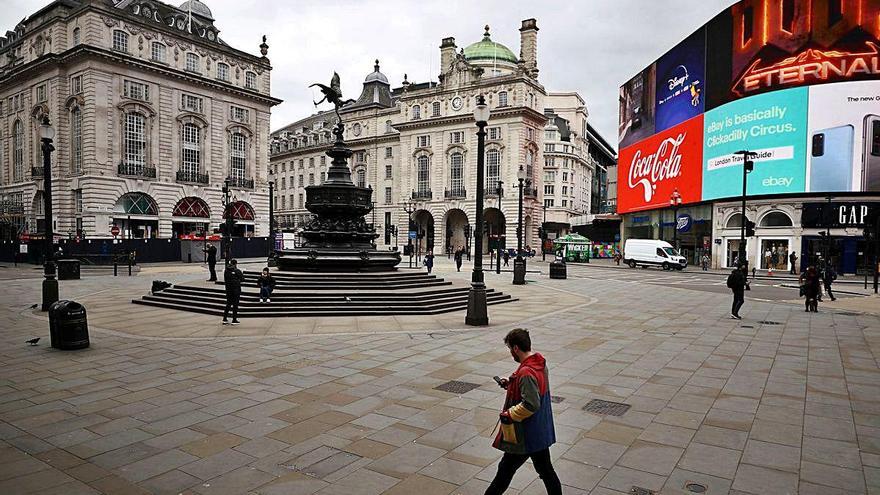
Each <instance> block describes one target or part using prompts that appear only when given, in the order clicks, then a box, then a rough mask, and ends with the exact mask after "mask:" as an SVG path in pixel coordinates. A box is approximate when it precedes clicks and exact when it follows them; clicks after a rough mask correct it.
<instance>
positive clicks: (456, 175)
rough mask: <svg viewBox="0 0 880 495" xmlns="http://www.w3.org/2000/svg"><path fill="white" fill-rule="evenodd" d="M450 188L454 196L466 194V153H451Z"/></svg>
mask: <svg viewBox="0 0 880 495" xmlns="http://www.w3.org/2000/svg"><path fill="white" fill-rule="evenodd" d="M449 189H450V190H451V191H452V194H453V196H463V195H464V155H462V154H461V153H458V152H456V153H453V154H451V155H449Z"/></svg>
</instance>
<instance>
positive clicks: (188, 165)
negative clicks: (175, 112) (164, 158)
mask: <svg viewBox="0 0 880 495" xmlns="http://www.w3.org/2000/svg"><path fill="white" fill-rule="evenodd" d="M201 141H202V136H201V129H199V126H197V125H195V124H192V123H187V124H183V127H182V128H181V147H180V170H181V171H182V172H183V173H184V174H185V175H188V176H192V177H195V176H196V175H198V174H199V172H200V169H201V164H202V143H201Z"/></svg>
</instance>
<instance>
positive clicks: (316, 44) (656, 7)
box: [0, 0, 734, 146]
mask: <svg viewBox="0 0 880 495" xmlns="http://www.w3.org/2000/svg"><path fill="white" fill-rule="evenodd" d="M182 1H183V0H181V2H182ZM204 2H205V4H206V5H208V7H210V8H211V10H212V12H213V14H214V18H215V25H216V26H217V27H218V28H219V29H220V37H221V38H222V39H223V40H224V41H226V42H227V43H228V44H229V45H231V46H233V47H236V48H238V49H241V50H244V51H247V52H250V53H254V54H258V53H259V48H258V45H259V44H260V36H261V35H263V34H265V35H267V36H268V38H269V39H268V42H269V58H270V60H271V61H272V66H273V67H274V69H273V70H272V95H273V96H275V97H277V98H281V99H283V100H284V103H282V104H281V105H279V106H277V107H275V108H274V109H273V110H272V129H273V130H274V129H277V128H279V127H281V126H283V125H285V124H287V123H290V122H292V121H294V120H297V119H300V118H303V117H306V116H308V115H310V114H312V113H314V112H315V111H316V110H315V107H314V105H312V97H313V92H312V90H311V89H309V88H307V86H308V85H309V84H311V83H313V82H323V83H326V82H327V81H329V80H330V76H331V75H332V74H333V71H334V70H335V71H337V72H339V75H340V76H341V78H342V91H343V93H344V94H345V96H346V97H347V98H357V96H358V95H359V94H360V91H361V84H362V83H363V80H364V76H366V75H367V74H368V73H370V72H372V71H373V60H375V59H376V58H378V59H379V60H380V63H381V65H382V72H384V73H385V75H386V76H388V79H389V81H390V82H391V85H392V87H397V86H399V84H400V82H401V81H403V75H404V73H406V74H408V75H409V81H410V82H424V81H426V80H428V79H432V80H434V81H436V80H437V74H439V72H440V69H439V65H440V62H439V58H440V49H439V46H440V40H441V39H442V38H444V37H447V36H452V37H454V38H455V40H456V44H457V45H458V46H459V47H464V46H467V45H468V44H470V43H473V42H476V41H478V40H479V39H480V37H481V35H482V33H483V26H484V25H486V24H489V26H490V27H491V33H492V39H493V40H494V41H497V42H500V43H503V44H504V45H506V46H507V47H508V48H510V49H511V51H513V53H514V54H515V55H519V27H520V21H522V20H523V19H528V18H531V17H534V18H536V19H537V20H538V28H539V29H540V30H539V32H538V68H539V69H540V74H539V80H540V81H541V82H542V84H543V85H544V87H545V89H547V90H548V91H577V92H578V93H580V95H581V96H582V97H583V98H584V99H585V100H586V102H587V108H588V110H589V112H590V120H591V123H592V125H593V126H594V127H596V128H597V129H598V130H599V131H600V132H601V133H602V135H603V136H604V137H605V139H606V140H608V141H609V143H611V144H612V145H614V146H616V144H617V138H616V136H617V93H618V88H619V87H620V85H621V84H622V83H623V82H625V81H626V80H628V79H629V78H630V77H632V76H633V75H635V74H636V73H637V72H638V71H640V70H641V69H642V68H644V67H645V66H647V65H648V64H649V63H651V62H652V61H654V60H655V59H657V58H658V57H659V56H660V55H662V54H663V53H664V52H665V51H666V50H668V49H669V48H671V47H673V46H674V45H675V44H676V43H677V42H679V41H681V40H682V39H684V38H685V37H686V36H687V35H688V34H690V33H691V32H693V31H694V30H695V29H696V28H698V27H699V26H701V25H702V24H704V23H705V22H706V21H708V20H709V19H710V18H711V17H713V16H714V15H715V14H717V13H718V12H720V11H721V10H723V9H724V8H725V7H727V6H729V5H731V4H732V3H734V2H733V1H732V0H659V1H658V0H574V1H569V2H536V1H534V0H531V1H523V0H504V1H496V0H492V1H490V0H483V1H480V2H476V1H474V0H324V1H312V0H287V1H281V0H259V1H257V0H204ZM48 3H49V2H47V1H46V0H3V4H4V8H3V9H2V11H0V21H2V22H0V31H3V32H5V31H6V30H7V29H12V28H13V27H14V26H15V24H16V23H18V22H19V21H20V20H21V19H23V18H25V17H27V16H28V15H30V14H31V13H33V12H36V11H37V10H38V9H39V8H41V7H43V6H44V5H47V4H48ZM316 99H318V98H316Z"/></svg>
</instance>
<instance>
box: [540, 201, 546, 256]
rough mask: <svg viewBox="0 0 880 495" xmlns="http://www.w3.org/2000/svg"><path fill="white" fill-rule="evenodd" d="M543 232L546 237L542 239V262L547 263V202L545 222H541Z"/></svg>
mask: <svg viewBox="0 0 880 495" xmlns="http://www.w3.org/2000/svg"><path fill="white" fill-rule="evenodd" d="M541 227H542V228H541V230H542V231H543V232H544V236H543V237H542V238H541V261H547V248H546V247H545V244H547V202H546V201H545V202H544V220H543V221H542V222H541Z"/></svg>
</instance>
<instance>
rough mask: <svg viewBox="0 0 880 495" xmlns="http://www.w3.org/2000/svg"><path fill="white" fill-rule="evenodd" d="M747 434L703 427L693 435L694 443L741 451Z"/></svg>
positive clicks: (714, 427) (713, 427)
mask: <svg viewBox="0 0 880 495" xmlns="http://www.w3.org/2000/svg"><path fill="white" fill-rule="evenodd" d="M748 438H749V434H748V433H747V432H745V431H739V430H731V429H727V428H719V427H717V426H709V425H703V426H701V427H700V429H699V430H697V434H696V435H694V442H698V443H703V444H707V445H715V446H718V447H724V448H728V449H733V450H743V449H744V448H745V446H746V440H747V439H748Z"/></svg>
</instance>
